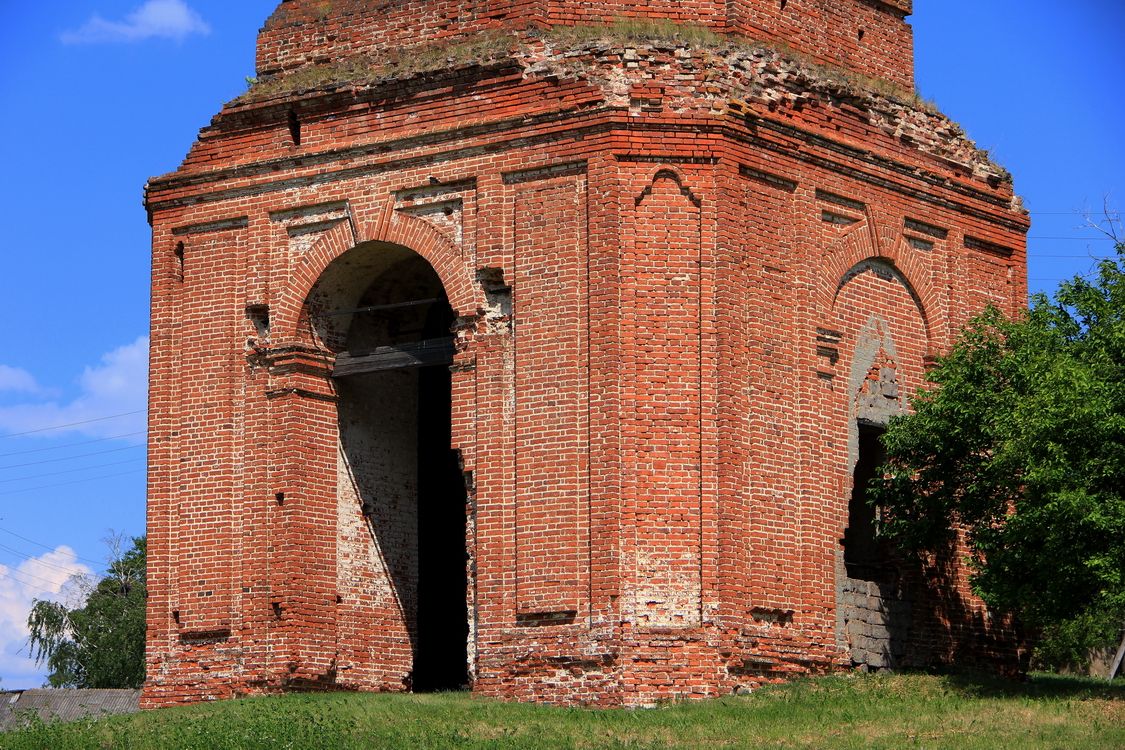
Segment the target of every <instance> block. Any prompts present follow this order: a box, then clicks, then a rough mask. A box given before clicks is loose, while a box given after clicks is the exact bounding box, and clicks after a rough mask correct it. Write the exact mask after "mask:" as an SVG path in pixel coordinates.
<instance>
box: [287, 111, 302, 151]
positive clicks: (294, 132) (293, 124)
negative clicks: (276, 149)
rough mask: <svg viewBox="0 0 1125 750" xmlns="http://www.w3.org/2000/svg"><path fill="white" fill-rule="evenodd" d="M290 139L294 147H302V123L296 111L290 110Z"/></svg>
mask: <svg viewBox="0 0 1125 750" xmlns="http://www.w3.org/2000/svg"><path fill="white" fill-rule="evenodd" d="M288 120H289V138H290V139H291V140H292V141H293V145H294V146H300V145H301V121H300V119H299V118H298V117H297V111H296V110H293V109H291V110H289V118H288Z"/></svg>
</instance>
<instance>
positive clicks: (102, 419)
mask: <svg viewBox="0 0 1125 750" xmlns="http://www.w3.org/2000/svg"><path fill="white" fill-rule="evenodd" d="M144 411H145V410H144V409H137V410H136V411H125V412H121V413H120V414H110V415H109V416H108V417H97V418H95V419H83V420H82V421H80V422H68V423H66V424H57V425H54V426H53V427H40V428H38V429H36V430H26V431H24V432H13V433H11V434H10V435H0V439H2V438H13V437H19V436H20V435H32V434H34V433H37V432H50V431H51V430H61V429H63V428H65V427H77V426H78V425H83V424H92V423H94V422H106V421H108V420H110V419H118V418H120V417H131V416H133V415H134V414H144Z"/></svg>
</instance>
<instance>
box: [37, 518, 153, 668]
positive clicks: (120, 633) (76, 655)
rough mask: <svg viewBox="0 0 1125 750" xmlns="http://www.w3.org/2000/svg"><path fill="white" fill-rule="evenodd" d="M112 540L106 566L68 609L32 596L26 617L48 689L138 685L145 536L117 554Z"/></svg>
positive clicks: (142, 636)
mask: <svg viewBox="0 0 1125 750" xmlns="http://www.w3.org/2000/svg"><path fill="white" fill-rule="evenodd" d="M120 546H121V545H120V544H119V540H111V550H112V551H113V555H112V558H113V559H112V560H111V562H110V565H109V569H108V570H107V571H106V574H105V576H104V577H103V578H101V580H99V581H97V583H95V584H93V585H92V586H91V587H89V590H88V595H87V597H86V600H85V603H84V604H82V605H81V606H80V607H77V608H74V609H70V608H68V607H66V606H65V605H63V604H60V603H58V602H50V601H41V600H36V601H35V602H34V604H33V606H32V608H31V614H30V615H29V616H28V618H27V625H28V629H29V630H30V631H31V636H30V638H29V642H30V644H31V650H32V656H33V657H34V658H35V661H36V663H37V664H42V663H44V662H45V663H46V664H47V666H48V668H49V669H50V670H51V671H50V673H49V674H48V676H47V681H48V683H49V684H50V685H51V687H75V688H136V687H140V686H141V683H143V682H144V676H145V671H144V670H145V667H144V664H145V659H144V656H145V597H146V594H147V590H146V586H145V537H137V538H134V539H133V540H132V547H131V548H130V549H129V550H127V551H126V552H124V553H121V552H120Z"/></svg>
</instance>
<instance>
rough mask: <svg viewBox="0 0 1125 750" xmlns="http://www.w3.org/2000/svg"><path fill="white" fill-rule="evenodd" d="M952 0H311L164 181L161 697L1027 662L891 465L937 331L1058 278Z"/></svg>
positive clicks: (157, 581)
mask: <svg viewBox="0 0 1125 750" xmlns="http://www.w3.org/2000/svg"><path fill="white" fill-rule="evenodd" d="M910 11H911V7H910V0H733V1H730V2H728V1H727V0H723V1H722V2H720V1H718V0H690V1H679V0H677V1H676V2H669V1H667V0H659V1H653V2H633V1H631V0H606V1H605V2H602V3H588V2H580V1H579V0H519V1H517V0H457V1H456V2H452V1H450V0H399V1H397V2H386V1H381V2H375V1H374V0H333V1H326V0H287V1H286V2H282V3H281V4H280V5H279V7H278V8H277V10H276V11H275V12H274V14H273V15H272V16H271V17H270V19H269V20H268V21H267V22H266V25H265V28H264V29H263V30H262V31H261V34H260V36H259V39H258V51H257V68H258V78H257V80H256V82H255V83H254V84H253V85H252V86H251V88H250V89H249V91H248V92H247V93H246V94H245V95H244V96H242V97H240V98H238V99H236V100H234V101H232V102H230V103H228V104H227V105H226V106H225V107H224V108H223V109H222V111H221V112H220V114H219V115H218V116H217V117H216V118H215V119H214V120H213V121H212V123H211V124H210V125H209V126H208V127H206V128H204V129H203V131H202V132H201V133H200V136H199V139H198V141H197V142H196V143H195V145H194V146H193V147H192V149H191V152H190V153H189V154H188V156H187V159H186V160H185V161H184V163H183V165H182V166H181V167H180V169H179V170H177V171H176V172H174V173H172V174H169V175H165V176H163V177H160V178H156V179H154V180H152V181H151V183H150V184H149V185H148V188H147V207H148V211H149V214H150V217H151V221H152V226H153V300H152V302H153V307H152V310H153V313H152V387H151V396H150V398H151V412H150V420H151V421H150V425H151V427H150V430H151V432H150V443H149V451H150V452H149V457H150V463H151V476H150V484H149V526H148V534H149V537H148V540H149V566H150V567H149V576H150V584H149V585H150V592H151V593H150V599H149V605H148V606H149V610H148V682H147V685H146V687H145V691H144V704H145V705H147V706H159V705H166V704H169V703H173V702H183V701H196V700H205V699H212V698H223V697H229V696H235V695H242V694H248V693H256V692H265V691H273V690H284V689H309V688H323V689H337V688H338V689H355V690H399V691H401V690H415V691H425V690H435V689H445V688H459V687H463V686H471V687H472V689H473V690H474V691H477V692H479V693H481V694H484V695H491V696H499V697H504V698H512V699H520V700H538V701H546V702H553V703H567V704H598V705H644V704H651V703H653V702H655V701H658V700H662V699H668V698H678V697H696V696H708V695H718V694H722V693H729V692H731V691H733V690H739V689H744V688H749V687H753V686H755V685H758V684H761V683H762V682H764V681H768V680H774V679H779V678H784V677H786V676H789V675H797V674H805V673H815V672H823V671H828V670H832V669H838V668H847V667H850V666H866V667H871V668H882V667H896V666H902V665H912V664H931V663H936V662H944V661H949V660H953V659H957V660H965V659H981V660H988V659H991V660H996V659H1002V660H1003V659H1011V658H1013V657H1014V649H1012V648H1010V647H1009V646H1008V645H1007V644H1008V643H1009V642H1008V641H1007V640H1005V633H1004V632H1002V631H1003V628H1002V627H1001V626H1000V625H998V624H996V623H992V622H991V621H990V620H989V617H988V613H987V612H986V611H985V610H984V609H983V607H982V606H981V605H980V603H979V602H978V601H976V600H974V599H973V598H972V597H971V595H970V594H969V591H968V587H967V584H966V577H965V572H964V570H961V569H959V568H958V564H957V555H956V554H953V555H951V556H950V557H949V559H947V560H934V561H933V564H932V565H924V566H923V568H922V569H907V568H906V567H904V565H903V564H901V561H896V560H895V559H894V557H893V556H892V555H891V554H890V553H889V552H888V550H886V549H884V548H882V547H881V546H880V545H879V544H878V543H877V541H876V540H875V538H874V536H873V527H874V523H875V518H874V511H873V510H871V509H870V508H869V507H868V505H867V504H866V502H865V501H864V497H863V490H862V487H863V485H864V481H865V479H866V478H867V477H869V476H871V474H872V472H873V470H874V467H875V466H876V465H877V464H878V452H879V443H878V439H877V438H878V434H879V432H880V430H881V427H882V425H885V423H886V421H887V419H888V418H889V417H890V416H891V415H893V414H895V413H898V412H899V411H901V410H902V409H904V408H905V406H906V403H907V399H908V398H909V397H910V395H911V394H912V393H913V392H914V391H915V389H916V388H917V387H918V386H919V384H920V383H921V381H922V378H923V374H924V371H925V369H926V367H927V363H928V362H930V361H931V358H932V357H934V356H935V355H937V354H939V353H940V352H942V351H943V350H945V349H946V348H947V347H948V346H949V345H950V343H951V341H952V340H953V337H954V335H955V332H956V330H957V329H958V327H959V326H960V325H961V324H962V323H963V322H964V321H965V320H966V319H967V318H968V317H969V316H970V315H971V314H972V313H974V312H976V311H978V310H980V309H981V308H983V307H984V306H985V305H986V304H987V303H989V302H991V303H994V304H996V305H998V306H999V307H1000V308H1002V309H1003V310H1006V311H1008V312H1012V311H1015V310H1017V309H1018V308H1020V306H1021V305H1022V303H1023V300H1024V299H1025V294H1026V273H1025V267H1026V266H1025V264H1026V255H1025V234H1026V230H1027V227H1028V221H1027V216H1026V214H1025V213H1024V212H1023V210H1022V209H1021V208H1020V205H1019V202H1018V201H1017V200H1016V199H1015V198H1014V196H1013V192H1012V185H1011V180H1010V177H1009V175H1008V174H1007V173H1006V172H1005V171H1004V170H1003V169H1001V168H1000V167H997V166H996V165H994V164H993V163H991V162H990V161H989V159H988V158H987V155H986V154H984V153H982V152H980V151H978V150H977V149H976V148H975V146H974V145H973V144H972V143H971V142H970V141H969V140H967V139H966V137H965V136H964V134H963V133H962V131H961V130H960V129H959V128H958V127H957V126H956V125H955V124H953V123H951V122H950V121H949V120H947V119H946V118H944V117H943V116H942V115H940V114H938V113H936V112H934V111H932V109H931V108H929V107H928V106H926V105H925V104H923V103H921V102H920V101H919V100H918V99H917V98H916V97H915V96H914V94H913V62H912V55H913V51H912V32H911V29H910V27H909V25H908V24H907V22H906V17H907V16H908V15H909V13H910ZM857 488H858V489H857Z"/></svg>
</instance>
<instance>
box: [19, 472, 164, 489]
mask: <svg viewBox="0 0 1125 750" xmlns="http://www.w3.org/2000/svg"><path fill="white" fill-rule="evenodd" d="M139 471H144V469H133V470H131V471H119V472H117V473H116V474H106V475H104V476H100V477H88V478H86V479H76V480H74V481H72V482H58V483H57V484H41V485H39V486H38V487H24V488H23V489H20V490H9V491H7V492H0V496H5V495H18V494H20V493H23V492H32V491H34V490H47V489H51V488H52V487H66V486H68V485H72V484H85V483H86V482H94V481H97V480H99V479H112V478H113V477H123V476H125V475H127V474H136V473H137V472H139Z"/></svg>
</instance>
